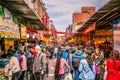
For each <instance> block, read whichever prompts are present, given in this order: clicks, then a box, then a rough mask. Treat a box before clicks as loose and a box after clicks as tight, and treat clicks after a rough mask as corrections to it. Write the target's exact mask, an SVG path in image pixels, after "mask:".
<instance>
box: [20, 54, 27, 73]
mask: <svg viewBox="0 0 120 80" xmlns="http://www.w3.org/2000/svg"><path fill="white" fill-rule="evenodd" d="M19 61H20V65H21V68H22V71H26V70H27V59H26V57H25V55H21V57H20V60H19Z"/></svg>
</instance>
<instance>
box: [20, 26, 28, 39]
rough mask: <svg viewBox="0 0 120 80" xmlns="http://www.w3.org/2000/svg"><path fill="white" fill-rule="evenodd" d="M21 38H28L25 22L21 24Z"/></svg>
mask: <svg viewBox="0 0 120 80" xmlns="http://www.w3.org/2000/svg"><path fill="white" fill-rule="evenodd" d="M21 38H22V39H26V38H27V30H26V26H24V25H23V24H21Z"/></svg>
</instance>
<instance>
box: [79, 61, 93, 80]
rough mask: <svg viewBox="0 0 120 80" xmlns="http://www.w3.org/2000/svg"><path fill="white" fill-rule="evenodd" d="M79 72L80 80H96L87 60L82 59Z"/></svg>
mask: <svg viewBox="0 0 120 80" xmlns="http://www.w3.org/2000/svg"><path fill="white" fill-rule="evenodd" d="M79 72H80V74H79V80H95V75H94V73H93V71H92V70H91V68H90V66H89V63H88V61H87V60H86V59H81V61H80V66H79Z"/></svg>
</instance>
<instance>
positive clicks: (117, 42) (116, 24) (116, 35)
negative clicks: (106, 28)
mask: <svg viewBox="0 0 120 80" xmlns="http://www.w3.org/2000/svg"><path fill="white" fill-rule="evenodd" d="M113 41H114V42H113V43H114V49H116V50H118V51H120V18H118V19H116V20H114V21H113Z"/></svg>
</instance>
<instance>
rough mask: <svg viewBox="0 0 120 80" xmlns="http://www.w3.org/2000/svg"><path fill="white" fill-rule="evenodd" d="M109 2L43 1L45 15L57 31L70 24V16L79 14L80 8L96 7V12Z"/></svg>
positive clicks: (99, 0)
mask: <svg viewBox="0 0 120 80" xmlns="http://www.w3.org/2000/svg"><path fill="white" fill-rule="evenodd" d="M108 1H109V0H43V2H44V3H45V7H46V8H47V13H48V15H49V17H50V19H51V20H53V22H54V25H55V28H56V29H57V30H58V31H65V30H66V28H67V27H68V25H70V24H72V14H73V13H74V12H81V7H82V6H88V7H89V6H90V7H93V6H95V7H96V11H97V10H98V9H99V8H100V7H102V6H103V5H104V4H105V3H106V2H108Z"/></svg>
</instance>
